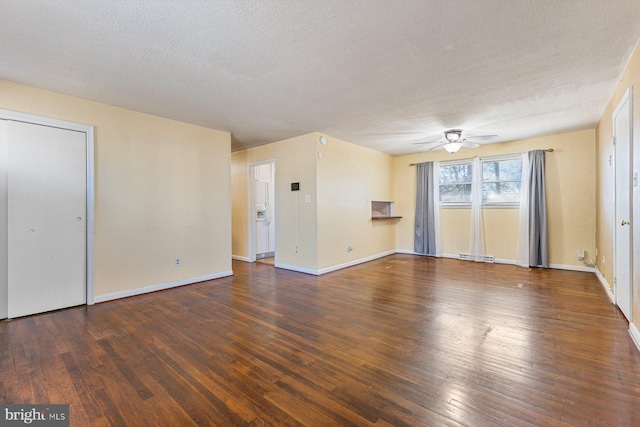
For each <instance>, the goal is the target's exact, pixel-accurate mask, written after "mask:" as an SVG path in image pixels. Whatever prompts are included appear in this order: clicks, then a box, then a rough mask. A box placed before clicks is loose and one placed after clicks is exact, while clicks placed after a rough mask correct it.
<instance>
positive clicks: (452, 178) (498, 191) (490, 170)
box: [440, 158, 522, 206]
mask: <svg viewBox="0 0 640 427" xmlns="http://www.w3.org/2000/svg"><path fill="white" fill-rule="evenodd" d="M481 164H482V204H483V205H487V206H490V205H503V206H504V205H512V206H514V205H517V204H518V203H519V202H520V179H521V177H522V161H521V160H520V159H519V158H507V159H491V160H482V161H481ZM472 191H473V185H472V165H471V161H469V162H468V163H455V164H449V165H447V164H443V165H441V166H440V203H442V204H443V205H445V206H447V205H448V206H456V205H462V206H464V205H470V204H471V194H472Z"/></svg>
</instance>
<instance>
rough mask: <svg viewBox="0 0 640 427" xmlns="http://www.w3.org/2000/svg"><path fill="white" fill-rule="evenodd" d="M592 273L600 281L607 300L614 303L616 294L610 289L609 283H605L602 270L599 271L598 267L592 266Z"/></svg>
mask: <svg viewBox="0 0 640 427" xmlns="http://www.w3.org/2000/svg"><path fill="white" fill-rule="evenodd" d="M594 273H595V274H596V277H597V278H598V280H599V281H600V284H601V285H602V287H603V288H604V292H605V293H606V294H607V297H608V298H609V301H610V302H611V304H614V305H615V303H616V296H615V294H614V292H613V290H612V289H611V287H610V286H609V283H607V279H605V277H604V275H603V274H602V272H600V269H598V267H594Z"/></svg>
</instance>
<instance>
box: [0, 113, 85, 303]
mask: <svg viewBox="0 0 640 427" xmlns="http://www.w3.org/2000/svg"><path fill="white" fill-rule="evenodd" d="M0 119H7V120H13V121H17V122H23V123H31V124H37V125H43V126H49V127H54V128H60V129H67V130H74V131H77V132H82V133H84V134H85V135H86V138H87V160H86V162H87V177H86V185H87V190H86V192H87V194H86V204H87V210H86V215H87V218H86V219H87V235H86V281H87V283H86V286H87V305H93V304H94V303H95V295H94V288H93V285H94V283H93V279H94V245H95V243H94V235H95V168H94V164H95V159H94V155H95V154H94V153H95V150H94V147H95V141H94V127H93V126H91V125H86V124H82V123H76V122H69V121H66V120H59V119H54V118H51V117H44V116H37V115H34V114H28V113H22V112H19V111H12V110H5V109H0Z"/></svg>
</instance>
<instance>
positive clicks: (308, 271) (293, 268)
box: [274, 262, 318, 276]
mask: <svg viewBox="0 0 640 427" xmlns="http://www.w3.org/2000/svg"><path fill="white" fill-rule="evenodd" d="M274 266H275V267H276V268H283V269H285V270H291V271H297V272H298V273H305V274H313V275H314V276H317V275H318V270H312V269H310V268H304V267H297V266H295V265H289V264H281V263H279V262H277V263H275V264H274Z"/></svg>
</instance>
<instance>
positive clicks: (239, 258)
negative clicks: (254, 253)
mask: <svg viewBox="0 0 640 427" xmlns="http://www.w3.org/2000/svg"><path fill="white" fill-rule="evenodd" d="M231 259H235V260H238V261H244V262H251V261H250V260H249V257H246V256H240V255H231Z"/></svg>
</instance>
